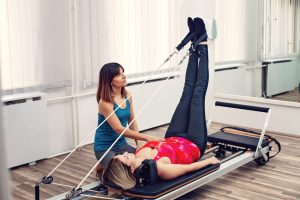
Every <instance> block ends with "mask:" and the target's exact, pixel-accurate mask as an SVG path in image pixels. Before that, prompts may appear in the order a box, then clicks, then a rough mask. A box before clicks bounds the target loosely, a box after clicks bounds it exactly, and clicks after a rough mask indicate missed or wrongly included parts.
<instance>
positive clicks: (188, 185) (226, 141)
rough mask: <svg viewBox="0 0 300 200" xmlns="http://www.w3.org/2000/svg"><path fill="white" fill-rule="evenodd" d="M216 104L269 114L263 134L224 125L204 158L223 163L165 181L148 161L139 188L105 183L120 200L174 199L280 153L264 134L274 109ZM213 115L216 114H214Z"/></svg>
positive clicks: (93, 188) (88, 189) (91, 189)
mask: <svg viewBox="0 0 300 200" xmlns="http://www.w3.org/2000/svg"><path fill="white" fill-rule="evenodd" d="M215 106H216V107H228V108H234V109H242V110H246V111H256V112H263V113H266V119H265V122H264V126H263V129H262V131H261V133H260V135H258V134H257V132H254V131H249V130H245V129H241V128H236V127H234V128H233V127H225V128H222V129H220V131H218V132H216V133H212V134H210V135H209V136H208V142H209V145H208V146H209V148H208V149H207V150H206V152H205V155H204V157H205V156H207V155H209V154H214V155H215V156H216V157H218V158H219V159H220V160H221V164H216V165H210V166H207V167H205V168H202V169H200V170H197V171H195V172H192V173H189V174H185V175H183V176H180V177H178V178H176V179H173V180H169V181H163V180H159V178H157V174H156V173H155V169H154V170H153V167H155V165H153V164H151V163H150V164H149V162H148V163H147V162H146V163H144V165H142V166H141V167H140V169H139V170H140V173H141V174H142V175H141V178H142V180H139V182H138V184H137V186H136V187H134V188H132V189H129V190H127V191H121V189H120V188H119V187H118V186H116V185H114V184H112V183H105V185H106V186H108V187H109V188H113V189H115V190H120V191H121V192H122V198H121V199H124V200H129V199H132V200H141V199H174V198H178V197H180V196H182V195H184V194H186V193H188V192H191V191H193V190H195V189H197V188H199V187H201V186H203V185H205V184H207V183H209V182H211V181H213V180H215V179H217V178H218V177H220V176H222V175H224V174H226V173H229V172H231V171H233V170H235V169H236V168H238V167H241V166H243V165H245V164H247V163H249V162H251V161H255V162H256V163H257V165H258V166H261V165H265V164H266V163H267V162H268V161H269V159H270V158H271V157H274V156H275V155H277V154H278V153H279V151H280V144H279V142H278V141H277V140H276V139H274V138H272V137H270V136H267V137H266V136H265V132H266V128H267V126H268V122H269V118H270V115H271V109H269V108H264V107H255V106H248V105H241V104H233V103H226V102H216V103H215ZM211 116H213V114H212V115H211ZM211 122H212V120H211V119H210V120H209V121H208V126H209V125H210V124H211ZM273 142H275V143H276V144H277V145H278V152H277V153H276V154H275V155H273V156H270V151H271V148H272V145H271V144H272V143H273ZM228 154H229V155H228ZM98 187H99V182H96V183H92V184H89V185H86V186H85V187H84V189H83V190H82V191H81V192H82V193H81V194H80V195H77V196H76V197H74V199H81V198H84V196H85V194H86V195H91V194H96V193H97V190H98ZM84 190H85V191H84ZM65 195H66V194H62V195H61V196H60V197H58V198H57V197H56V198H51V200H54V199H64V197H65ZM102 197H103V198H107V199H109V196H105V195H104V196H102ZM118 199H120V198H118Z"/></svg>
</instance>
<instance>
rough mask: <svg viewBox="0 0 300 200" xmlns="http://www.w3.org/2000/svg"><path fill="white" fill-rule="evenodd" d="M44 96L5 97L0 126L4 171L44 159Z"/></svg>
mask: <svg viewBox="0 0 300 200" xmlns="http://www.w3.org/2000/svg"><path fill="white" fill-rule="evenodd" d="M43 95H45V94H44V93H23V94H15V95H6V96H3V97H2V102H3V124H4V134H5V139H6V149H7V151H6V152H7V161H8V167H9V168H11V167H15V166H18V165H23V164H27V163H32V162H34V161H37V160H40V159H43V158H46V157H47V156H48V155H49V151H48V133H47V130H48V127H47V102H46V101H43V100H42V96H43Z"/></svg>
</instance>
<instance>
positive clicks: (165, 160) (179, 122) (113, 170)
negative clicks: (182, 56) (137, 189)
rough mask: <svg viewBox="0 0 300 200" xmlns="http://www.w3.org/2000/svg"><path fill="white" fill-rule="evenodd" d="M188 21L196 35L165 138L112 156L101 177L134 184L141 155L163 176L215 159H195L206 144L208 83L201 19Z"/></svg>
mask: <svg viewBox="0 0 300 200" xmlns="http://www.w3.org/2000/svg"><path fill="white" fill-rule="evenodd" d="M188 25H189V29H190V31H194V32H196V36H195V38H193V39H192V47H191V48H190V57H189V61H188V66H187V70H186V77H185V84H184V89H183V93H182V96H181V99H180V101H179V104H178V105H177V108H176V110H175V113H174V115H173V117H172V120H171V123H170V125H169V127H168V130H167V132H166V135H165V139H164V140H162V141H151V142H148V143H146V144H145V145H144V146H143V147H142V148H141V149H139V150H138V151H137V152H136V153H135V154H132V153H128V152H125V153H124V154H122V155H117V156H115V157H114V158H113V159H111V161H110V163H109V164H108V167H107V169H106V170H105V171H104V174H103V178H104V180H108V181H111V182H113V183H115V184H116V185H118V186H120V187H121V188H123V189H125V190H127V189H130V188H133V187H134V186H135V185H136V177H135V175H134V174H135V173H134V171H135V170H136V169H138V168H139V166H140V165H141V164H142V162H143V161H144V160H145V159H153V160H155V161H156V165H157V174H158V176H159V177H160V178H161V179H163V180H170V179H174V178H176V177H178V176H181V175H184V174H186V173H189V172H193V171H195V170H198V169H200V168H203V167H205V166H207V165H211V164H217V163H219V160H218V159H216V158H215V157H212V158H208V159H205V160H201V161H198V160H199V159H200V158H201V156H202V155H203V154H204V151H205V148H206V144H207V127H206V120H205V109H204V108H205V94H206V90H207V86H208V50H207V45H206V41H207V37H206V38H204V39H203V40H202V41H198V39H199V37H200V36H202V35H203V34H205V33H206V29H205V24H204V22H203V20H202V19H200V18H195V19H194V20H192V19H191V18H189V20H188ZM196 41H197V44H196ZM197 161H198V162H197Z"/></svg>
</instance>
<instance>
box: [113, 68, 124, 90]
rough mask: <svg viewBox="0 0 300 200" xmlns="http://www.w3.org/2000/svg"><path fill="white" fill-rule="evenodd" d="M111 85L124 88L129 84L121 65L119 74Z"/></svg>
mask: <svg viewBox="0 0 300 200" xmlns="http://www.w3.org/2000/svg"><path fill="white" fill-rule="evenodd" d="M111 85H112V86H114V87H118V88H122V87H124V86H126V85H127V81H126V76H125V74H124V71H123V69H122V68H121V67H119V74H118V75H116V76H115V77H114V78H113V80H112V82H111Z"/></svg>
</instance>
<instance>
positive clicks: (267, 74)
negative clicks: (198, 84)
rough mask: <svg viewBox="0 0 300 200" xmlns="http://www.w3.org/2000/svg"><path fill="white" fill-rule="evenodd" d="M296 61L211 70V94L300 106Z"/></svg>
mask: <svg viewBox="0 0 300 200" xmlns="http://www.w3.org/2000/svg"><path fill="white" fill-rule="evenodd" d="M299 64H300V62H299V59H291V58H285V59H272V60H271V59H270V60H265V61H263V62H262V63H252V64H251V63H250V64H249V63H248V64H247V63H235V64H227V65H218V66H216V67H215V92H216V93H225V94H234V95H240V96H251V97H262V98H270V99H276V100H285V101H293V102H300V94H299V83H300V73H299V72H300V65H299Z"/></svg>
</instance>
